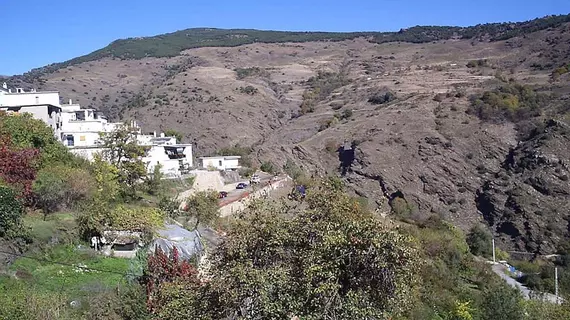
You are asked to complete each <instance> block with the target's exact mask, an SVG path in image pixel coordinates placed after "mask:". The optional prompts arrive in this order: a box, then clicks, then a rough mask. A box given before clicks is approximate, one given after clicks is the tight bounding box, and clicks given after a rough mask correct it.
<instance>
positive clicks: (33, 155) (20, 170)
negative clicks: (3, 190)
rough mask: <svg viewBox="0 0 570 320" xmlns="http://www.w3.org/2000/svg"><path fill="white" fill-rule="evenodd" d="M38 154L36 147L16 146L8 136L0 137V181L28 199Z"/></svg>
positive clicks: (34, 175)
mask: <svg viewBox="0 0 570 320" xmlns="http://www.w3.org/2000/svg"><path fill="white" fill-rule="evenodd" d="M38 155H39V151H38V149H34V148H18V147H17V146H15V145H13V144H12V141H11V140H10V139H9V138H6V137H0V182H2V183H4V184H7V185H9V186H11V187H13V188H14V189H15V190H17V192H18V193H19V195H21V196H23V197H24V198H25V199H26V200H29V198H30V195H31V191H32V183H33V181H34V180H35V178H36V174H37V161H36V160H37V159H38Z"/></svg>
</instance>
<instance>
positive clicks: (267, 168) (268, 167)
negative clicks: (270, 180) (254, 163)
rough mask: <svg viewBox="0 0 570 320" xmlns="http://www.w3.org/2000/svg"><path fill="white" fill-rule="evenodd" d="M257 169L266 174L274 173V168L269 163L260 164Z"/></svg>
mask: <svg viewBox="0 0 570 320" xmlns="http://www.w3.org/2000/svg"><path fill="white" fill-rule="evenodd" d="M259 169H261V171H263V172H267V173H274V172H275V166H274V165H273V163H272V162H271V161H265V162H263V163H262V164H261V167H259Z"/></svg>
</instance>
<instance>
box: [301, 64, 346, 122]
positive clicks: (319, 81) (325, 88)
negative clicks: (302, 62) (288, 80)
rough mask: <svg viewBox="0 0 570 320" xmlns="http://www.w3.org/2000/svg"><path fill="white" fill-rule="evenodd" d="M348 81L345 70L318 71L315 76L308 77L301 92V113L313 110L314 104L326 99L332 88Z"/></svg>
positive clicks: (334, 88)
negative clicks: (306, 86)
mask: <svg viewBox="0 0 570 320" xmlns="http://www.w3.org/2000/svg"><path fill="white" fill-rule="evenodd" d="M349 83H350V79H349V78H348V76H347V73H346V71H345V70H341V71H340V72H324V71H319V72H318V73H317V75H316V76H313V77H311V78H309V79H308V80H307V82H306V84H307V85H308V86H309V88H308V89H307V90H305V92H304V93H303V102H302V103H301V114H305V113H309V112H313V111H314V110H315V107H316V105H317V104H318V103H319V102H320V101H323V100H324V99H326V98H327V97H328V96H329V95H330V94H331V93H333V91H334V90H336V89H338V88H340V87H342V86H345V85H347V84H349Z"/></svg>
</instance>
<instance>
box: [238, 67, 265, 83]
mask: <svg viewBox="0 0 570 320" xmlns="http://www.w3.org/2000/svg"><path fill="white" fill-rule="evenodd" d="M234 71H235V72H236V75H237V78H238V79H239V80H242V79H245V78H247V77H255V76H259V77H268V76H269V72H267V71H266V70H265V69H262V68H259V67H251V68H235V69H234Z"/></svg>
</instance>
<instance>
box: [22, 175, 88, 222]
mask: <svg viewBox="0 0 570 320" xmlns="http://www.w3.org/2000/svg"><path fill="white" fill-rule="evenodd" d="M32 190H33V192H34V197H35V199H36V202H37V205H39V207H40V208H42V209H43V211H44V215H47V214H49V213H51V212H54V211H57V210H58V209H60V208H71V207H73V206H74V205H76V204H77V203H78V202H79V201H81V200H84V199H87V198H89V197H90V196H91V195H92V193H93V192H94V181H93V179H92V178H91V176H90V174H89V173H88V172H87V171H85V170H82V169H74V168H69V167H64V166H53V167H47V168H44V169H42V170H40V171H39V172H38V176H37V178H36V181H35V182H34V185H33V189H32Z"/></svg>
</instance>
